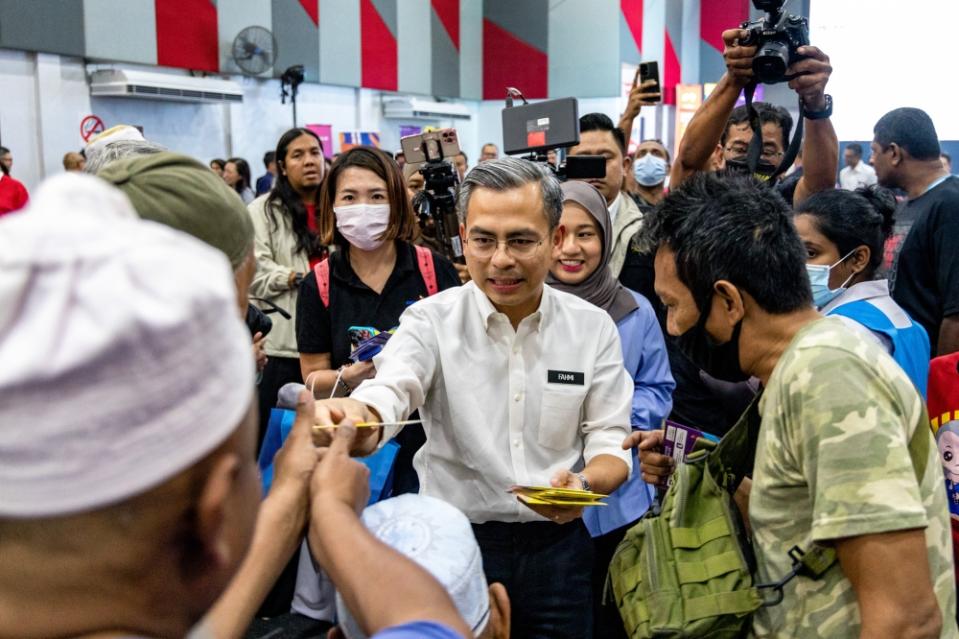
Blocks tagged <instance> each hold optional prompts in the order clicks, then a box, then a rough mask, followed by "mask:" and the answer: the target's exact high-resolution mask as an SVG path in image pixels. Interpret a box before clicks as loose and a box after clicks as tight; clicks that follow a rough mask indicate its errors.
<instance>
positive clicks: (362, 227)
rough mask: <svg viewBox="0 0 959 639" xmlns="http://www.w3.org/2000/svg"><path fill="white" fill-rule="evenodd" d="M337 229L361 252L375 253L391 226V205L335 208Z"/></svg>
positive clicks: (359, 205)
mask: <svg viewBox="0 0 959 639" xmlns="http://www.w3.org/2000/svg"><path fill="white" fill-rule="evenodd" d="M333 213H334V214H336V228H337V229H338V230H339V231H340V233H341V234H342V235H343V237H345V238H346V241H347V242H349V243H350V244H352V245H353V246H355V247H356V248H358V249H360V250H361V251H375V250H376V249H378V248H379V247H381V246H382V245H383V240H382V239H380V238H381V237H382V236H383V233H385V232H386V228H387V227H388V226H389V224H390V205H389V204H350V205H349V206H334V207H333Z"/></svg>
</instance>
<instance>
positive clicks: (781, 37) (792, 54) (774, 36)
mask: <svg viewBox="0 0 959 639" xmlns="http://www.w3.org/2000/svg"><path fill="white" fill-rule="evenodd" d="M785 2H786V0H753V5H755V7H756V8H757V9H759V10H760V11H765V12H766V15H765V16H764V17H762V18H759V19H758V20H754V21H752V22H744V23H742V25H741V27H742V28H743V29H745V30H746V31H748V32H749V35H748V36H746V38H745V39H743V40H740V42H739V43H740V44H741V45H742V46H744V47H752V46H756V47H758V49H757V50H756V57H755V58H753V73H755V74H756V80H757V81H758V82H761V83H762V84H777V83H779V82H787V81H789V80H791V79H792V77H791V76H787V75H786V70H787V69H788V68H789V66H790V65H791V64H793V63H795V62H799V61H800V60H804V59H805V58H806V56H803V55H799V54H798V53H796V49H798V48H799V47H802V46H805V45H808V44H809V22H808V21H807V20H806V18H803V17H801V16H794V15H790V14H785V13H783V5H784V4H785Z"/></svg>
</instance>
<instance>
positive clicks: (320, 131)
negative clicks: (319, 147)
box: [306, 124, 333, 159]
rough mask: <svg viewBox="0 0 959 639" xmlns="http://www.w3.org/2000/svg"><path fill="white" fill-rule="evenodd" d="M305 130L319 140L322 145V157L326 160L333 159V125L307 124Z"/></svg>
mask: <svg viewBox="0 0 959 639" xmlns="http://www.w3.org/2000/svg"><path fill="white" fill-rule="evenodd" d="M306 128H307V129H309V130H310V131H313V133H316V135H317V136H318V137H319V138H320V142H321V143H322V144H323V155H324V156H325V157H326V158H327V159H332V158H333V125H332V124H307V125H306Z"/></svg>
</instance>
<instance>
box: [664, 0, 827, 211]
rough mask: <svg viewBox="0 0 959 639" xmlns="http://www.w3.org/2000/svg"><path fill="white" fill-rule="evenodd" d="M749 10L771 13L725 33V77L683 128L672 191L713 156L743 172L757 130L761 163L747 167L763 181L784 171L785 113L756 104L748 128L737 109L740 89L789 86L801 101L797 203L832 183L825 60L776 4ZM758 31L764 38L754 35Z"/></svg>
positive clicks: (788, 124)
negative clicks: (800, 167)
mask: <svg viewBox="0 0 959 639" xmlns="http://www.w3.org/2000/svg"><path fill="white" fill-rule="evenodd" d="M753 3H754V4H755V5H756V7H757V8H758V9H765V10H766V11H768V12H769V13H768V14H767V17H766V19H764V20H761V21H758V22H757V23H746V24H744V25H743V28H739V29H729V30H727V31H724V32H723V41H724V42H725V44H726V48H725V51H724V52H723V57H724V58H725V60H726V69H727V71H726V74H725V75H724V76H723V77H722V79H721V80H720V81H719V84H717V86H716V89H715V90H714V91H713V92H712V93H711V94H710V96H709V99H708V100H706V101H705V102H704V103H703V105H702V106H701V107H700V108H699V111H698V112H697V113H696V115H695V116H694V117H693V119H692V121H691V122H690V123H689V127H688V128H687V129H686V133H685V135H684V136H683V139H682V142H681V143H680V145H679V150H678V152H677V154H676V162H675V163H674V164H673V169H672V174H671V181H670V184H671V185H672V187H673V188H676V187H678V186H679V185H680V184H681V183H682V182H683V181H684V180H685V179H686V178H688V177H689V176H690V175H692V174H693V173H696V172H698V171H707V170H710V169H711V168H713V167H714V164H715V163H714V162H713V157H714V155H716V154H717V153H721V154H722V157H723V159H724V160H725V163H726V165H727V166H736V165H739V166H741V167H742V168H744V169H746V168H747V166H748V161H747V160H748V156H749V147H750V145H751V143H752V140H753V136H754V131H755V130H756V129H757V128H760V127H761V131H762V145H761V151H760V153H759V158H758V159H759V162H758V163H757V164H756V166H755V168H753V167H750V168H753V172H754V173H756V174H757V175H759V176H761V177H765V178H770V177H772V178H775V177H777V176H778V175H779V174H781V173H782V172H783V171H785V170H786V169H788V168H789V167H788V166H781V164H787V163H786V162H783V159H784V158H785V157H788V155H789V154H788V152H787V147H788V146H789V145H788V140H789V136H790V132H791V131H790V129H791V128H792V118H791V117H790V116H789V115H788V113H787V112H786V111H785V109H781V108H779V107H773V106H772V105H768V104H765V103H756V104H754V105H753V106H754V107H755V109H756V111H757V114H756V116H757V117H756V118H755V119H756V122H755V125H752V126H751V122H750V113H749V109H748V108H747V107H739V108H735V107H736V101H737V100H738V99H739V96H740V94H741V93H742V91H743V90H744V89H747V91H748V92H749V93H751V91H749V89H748V87H750V85H753V86H755V84H756V83H759V82H762V83H765V84H775V83H777V82H786V81H788V82H789V88H790V89H792V90H793V91H795V92H796V94H797V95H798V96H799V100H800V105H801V110H802V115H803V117H804V119H805V121H804V123H803V124H804V126H805V150H804V156H803V157H804V164H803V168H804V173H803V176H802V178H800V180H799V182H798V184H797V185H796V189H795V192H794V197H793V200H794V202H796V203H799V202H802V201H803V200H805V199H806V198H807V197H809V196H810V195H812V194H814V193H818V192H820V191H825V190H827V189H831V188H833V187H834V186H835V183H836V171H837V170H838V166H839V141H838V138H837V137H836V132H835V129H833V126H832V122H831V121H830V119H829V118H830V116H831V114H832V98H831V97H830V96H828V95H827V94H826V83H827V82H828V81H829V76H830V75H831V74H832V67H831V66H830V64H829V56H827V55H826V54H825V53H823V52H822V51H820V50H819V49H818V48H817V47H814V46H810V45H809V44H808V37H807V36H806V31H805V21H804V20H803V19H802V18H797V17H796V16H789V15H786V16H783V15H782V14H781V9H782V4H783V2H782V0H754V2H753ZM763 25H764V26H766V30H765V31H763V30H761V28H760V27H761V26H763ZM717 147H720V148H717ZM720 149H721V150H720ZM788 164H791V160H790V161H789V162H788Z"/></svg>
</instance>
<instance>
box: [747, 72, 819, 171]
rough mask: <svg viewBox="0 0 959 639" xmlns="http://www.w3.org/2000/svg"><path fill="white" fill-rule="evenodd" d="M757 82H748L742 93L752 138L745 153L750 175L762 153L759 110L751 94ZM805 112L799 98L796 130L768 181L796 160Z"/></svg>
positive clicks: (761, 129) (755, 168)
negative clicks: (744, 97) (744, 96)
mask: <svg viewBox="0 0 959 639" xmlns="http://www.w3.org/2000/svg"><path fill="white" fill-rule="evenodd" d="M757 84H758V83H757V82H750V83H749V84H748V85H746V88H745V89H744V93H745V94H746V111H747V112H748V113H749V126H750V127H751V128H752V130H753V139H752V142H750V143H749V152H748V153H747V154H746V164H747V165H748V166H749V173H750V174H751V175H755V174H756V170H757V169H758V168H759V159H760V158H761V157H762V154H763V125H762V122H760V120H759V112H758V111H756V107H755V106H753V94H754V93H755V92H756V86H757ZM805 112H806V110H805V108H803V104H802V100H799V122H798V123H797V124H796V132H795V133H794V134H793V139H792V141H791V142H790V143H789V148H787V149H786V154H785V155H784V156H783V159H782V162H780V163H779V167H777V168H776V170H775V171H774V172H773V174H772V175H770V176H769V178H768V179H769V181H770V182H771V181H773V180H775V179H776V178H777V177H779V176H780V175H782V174H783V173H785V172H786V171H787V170H788V169H789V167H791V166H792V164H793V162H795V161H796V156H797V155H799V147H800V146H802V136H803V121H804V120H805Z"/></svg>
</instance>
